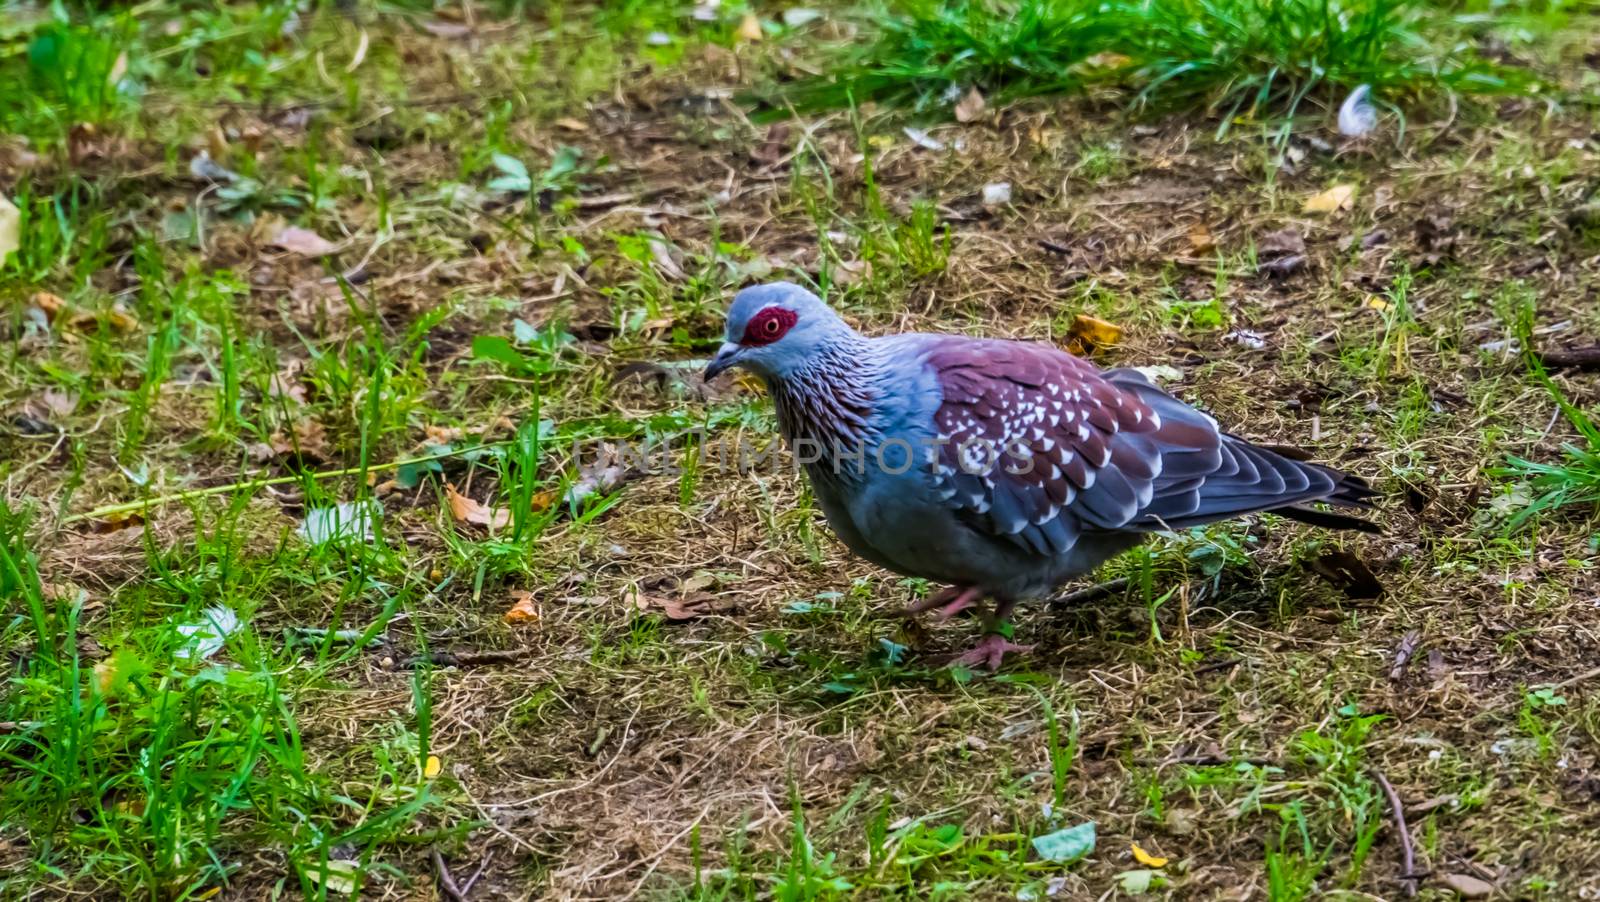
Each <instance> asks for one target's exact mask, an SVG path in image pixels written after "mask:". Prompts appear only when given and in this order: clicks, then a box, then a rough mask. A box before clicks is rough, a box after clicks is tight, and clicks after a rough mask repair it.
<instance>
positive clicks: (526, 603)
mask: <svg viewBox="0 0 1600 902" xmlns="http://www.w3.org/2000/svg"><path fill="white" fill-rule="evenodd" d="M511 598H512V599H513V604H512V605H511V607H510V608H508V609H507V610H506V612H505V615H504V616H503V617H502V618H501V619H502V620H504V621H505V622H506V623H510V624H518V623H538V622H539V606H538V605H537V604H535V603H534V601H533V593H532V592H529V591H526V590H524V589H516V590H513V591H512V593H511Z"/></svg>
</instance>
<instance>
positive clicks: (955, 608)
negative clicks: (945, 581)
mask: <svg viewBox="0 0 1600 902" xmlns="http://www.w3.org/2000/svg"><path fill="white" fill-rule="evenodd" d="M982 597H983V590H982V589H979V588H978V587H977V586H951V587H949V588H948V589H941V590H939V591H938V592H935V593H934V594H932V595H929V596H928V597H927V598H924V599H923V600H921V601H919V602H917V603H915V604H913V605H911V606H910V607H908V608H906V610H905V613H906V615H907V616H910V615H912V614H920V613H922V612H923V611H929V610H932V609H934V608H938V609H939V614H938V617H939V620H941V621H944V620H949V619H950V618H951V617H954V616H955V615H957V614H959V613H961V612H962V611H965V610H966V609H967V608H970V607H972V606H973V605H975V604H977V603H978V600H979V599H980V598H982Z"/></svg>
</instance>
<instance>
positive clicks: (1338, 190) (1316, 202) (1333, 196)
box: [1305, 185, 1356, 213]
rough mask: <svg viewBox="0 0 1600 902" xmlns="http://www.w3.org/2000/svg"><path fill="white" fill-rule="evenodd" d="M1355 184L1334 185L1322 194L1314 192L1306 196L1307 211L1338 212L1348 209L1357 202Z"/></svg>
mask: <svg viewBox="0 0 1600 902" xmlns="http://www.w3.org/2000/svg"><path fill="white" fill-rule="evenodd" d="M1355 199H1356V186H1355V185H1334V186H1333V187H1332V188H1329V189H1328V190H1326V191H1324V192H1322V193H1321V194H1313V195H1311V196H1310V197H1308V198H1306V206H1305V211H1306V212H1307V213H1337V212H1339V211H1340V210H1348V209H1350V206H1351V205H1352V204H1354V203H1355Z"/></svg>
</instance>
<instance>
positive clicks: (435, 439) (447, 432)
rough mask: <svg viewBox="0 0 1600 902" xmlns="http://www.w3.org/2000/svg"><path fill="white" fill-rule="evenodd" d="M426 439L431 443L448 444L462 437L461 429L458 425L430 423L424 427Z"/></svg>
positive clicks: (423, 431)
mask: <svg viewBox="0 0 1600 902" xmlns="http://www.w3.org/2000/svg"><path fill="white" fill-rule="evenodd" d="M422 433H423V435H425V436H426V438H425V439H424V441H425V442H427V443H428V444H430V445H448V444H450V443H451V442H454V441H457V440H459V439H460V438H461V429H460V427H457V426H435V425H433V424H432V423H429V424H427V425H425V426H423V427H422Z"/></svg>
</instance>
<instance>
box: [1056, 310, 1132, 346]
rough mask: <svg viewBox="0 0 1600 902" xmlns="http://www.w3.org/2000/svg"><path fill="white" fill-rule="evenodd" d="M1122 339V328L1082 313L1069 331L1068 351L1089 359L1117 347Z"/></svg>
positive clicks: (1075, 319) (1074, 320) (1074, 319)
mask: <svg viewBox="0 0 1600 902" xmlns="http://www.w3.org/2000/svg"><path fill="white" fill-rule="evenodd" d="M1121 338H1122V327H1121V326H1119V325H1117V324H1115V323H1108V322H1106V321H1105V320H1103V319H1096V318H1095V317H1092V316H1090V315H1088V314H1087V313H1080V314H1078V315H1077V316H1076V317H1074V318H1073V320H1072V327H1071V328H1069V329H1068V330H1067V351H1068V352H1070V353H1072V354H1076V355H1078V356H1079V357H1087V356H1089V355H1091V354H1095V353H1098V352H1099V351H1102V350H1105V349H1106V348H1108V347H1111V346H1112V345H1115V344H1116V343H1117V341H1118V340H1119V339H1121Z"/></svg>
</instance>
